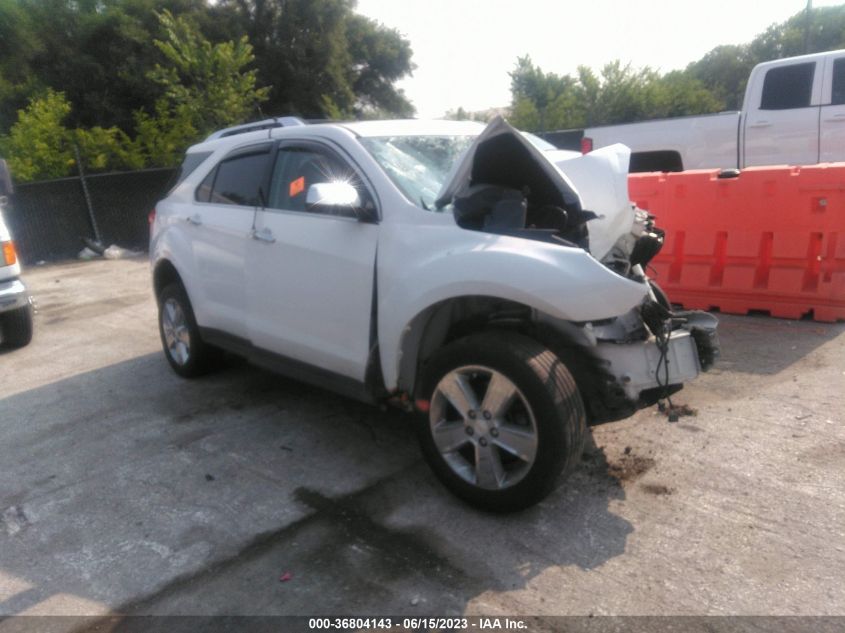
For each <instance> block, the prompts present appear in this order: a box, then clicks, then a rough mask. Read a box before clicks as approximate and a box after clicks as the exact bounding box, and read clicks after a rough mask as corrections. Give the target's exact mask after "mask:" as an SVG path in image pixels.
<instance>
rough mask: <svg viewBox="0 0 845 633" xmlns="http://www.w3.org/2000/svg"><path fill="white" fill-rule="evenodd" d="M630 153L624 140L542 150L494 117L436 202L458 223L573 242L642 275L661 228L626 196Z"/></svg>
mask: <svg viewBox="0 0 845 633" xmlns="http://www.w3.org/2000/svg"><path fill="white" fill-rule="evenodd" d="M630 154H631V152H630V150H628V148H626V147H625V146H623V145H614V146H611V147H608V148H604V149H602V150H598V151H596V152H592V153H591V154H589V155H587V156H580V155H577V154H575V155H574V157H573V154H571V153H569V152H556V151H545V152H544V151H542V150H540V149H538V148H537V147H535V146H534V145H533V144H532V143H531V142H530V141H529V140H528V139H527V138H526V137H525V136H523V135H522V134H521V133H520V132H519V131H518V130H516V129H515V128H514V127H512V126H511V125H509V124H508V123H507V122H506V121H505V120H504V119H502V118H501V117H497V118H496V119H494V120H493V121H492V122H491V123H490V124H489V125H488V126H487V128H486V129H485V130H484V132H482V133H481V134H480V135H479V136H478V137H477V138H476V139H475V141H474V142H473V144H472V145H471V146H470V147H469V148H468V149H467V151H466V152H465V153H464V155H463V157H462V159H461V160H460V161H458V163H457V165H456V167H455V168H454V169H453V170H452V173H451V174H450V177H449V179H447V183H446V185H445V186H444V187H443V189H442V190H441V192H440V194H439V195H438V198H437V201H436V206H437V207H438V208H443V207H445V206H446V205H449V204H451V205H452V206H453V213H454V216H455V220H456V222H457V224H458V225H459V226H461V227H462V228H465V229H470V230H476V231H485V232H489V233H496V234H501V235H511V236H515V237H522V238H526V239H533V240H541V241H545V242H553V243H554V242H556V243H559V244H563V245H567V246H577V247H580V248H583V249H584V250H587V251H589V252H590V253H591V254H592V255H593V257H595V258H596V259H598V260H600V261H601V262H602V263H604V264H605V265H607V266H608V267H609V268H611V269H612V270H614V271H615V272H617V273H619V274H620V275H622V276H625V277H633V278H636V279H638V280H642V279H643V275H642V270H643V269H644V267H645V266H646V265H647V264H648V263H649V261H651V259H652V258H653V257H654V256H655V255H657V253H658V252H659V251H660V248H661V247H662V245H663V231H661V230H660V229H659V228H657V227H655V226H654V216H651V215H650V214H648V213H647V212H645V211H643V210H641V209H637V208H636V207H634V206H633V205H632V204H631V203H630V202H629V200H628V184H627V177H628V163H629V160H630Z"/></svg>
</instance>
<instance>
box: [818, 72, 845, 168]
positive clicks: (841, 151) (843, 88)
mask: <svg viewBox="0 0 845 633" xmlns="http://www.w3.org/2000/svg"><path fill="white" fill-rule="evenodd" d="M843 160H845V55H838V56H836V57H833V56H831V57H828V58H827V60H825V70H824V89H823V91H822V108H821V117H820V121H819V162H823V163H825V162H834V161H843Z"/></svg>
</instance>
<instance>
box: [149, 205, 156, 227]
mask: <svg viewBox="0 0 845 633" xmlns="http://www.w3.org/2000/svg"><path fill="white" fill-rule="evenodd" d="M155 221H156V209H155V207H153V210H152V211H150V212H149V213H148V214H147V222H149V223H150V226H152V225H153V224H155Z"/></svg>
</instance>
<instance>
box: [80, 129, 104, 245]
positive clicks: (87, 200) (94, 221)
mask: <svg viewBox="0 0 845 633" xmlns="http://www.w3.org/2000/svg"><path fill="white" fill-rule="evenodd" d="M73 153H74V154H76V167H77V169H78V170H79V180H80V181H81V182H82V193H83V194H85V206H86V207H88V219H89V220H91V228H92V229H94V239H95V240H97V241H98V242H100V243H102V239H100V228H99V227H98V226H97V218H95V217H94V205H93V204H91V194H90V193H89V192H88V181H87V180H86V179H85V170H84V169H82V159H81V158H80V157H79V146H78V145H77V144H76V143H74V144H73Z"/></svg>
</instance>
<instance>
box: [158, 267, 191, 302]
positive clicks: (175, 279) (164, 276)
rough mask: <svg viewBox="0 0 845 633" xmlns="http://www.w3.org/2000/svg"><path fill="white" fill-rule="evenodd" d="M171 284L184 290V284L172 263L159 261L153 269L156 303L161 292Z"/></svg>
mask: <svg viewBox="0 0 845 633" xmlns="http://www.w3.org/2000/svg"><path fill="white" fill-rule="evenodd" d="M172 283H178V284H180V285H181V286H182V287H183V288H185V282H184V281H183V280H182V276H181V275H180V274H179V271H178V270H176V266H175V265H174V264H173V262H171V261H170V260H169V259H160V260H159V261H158V262H156V264H155V268H154V269H153V292H154V293H155V297H156V301H158V297H159V295H160V294H161V291H162V290H164V289H165V288H166V287H167V286H169V285H170V284H172ZM185 292H187V288H185Z"/></svg>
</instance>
